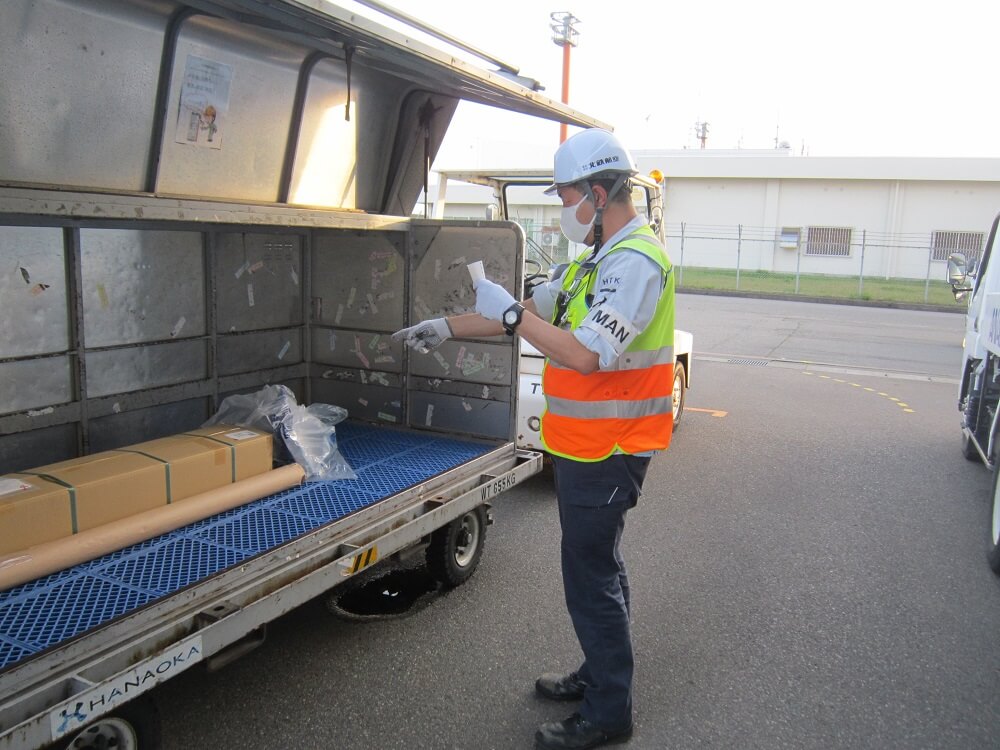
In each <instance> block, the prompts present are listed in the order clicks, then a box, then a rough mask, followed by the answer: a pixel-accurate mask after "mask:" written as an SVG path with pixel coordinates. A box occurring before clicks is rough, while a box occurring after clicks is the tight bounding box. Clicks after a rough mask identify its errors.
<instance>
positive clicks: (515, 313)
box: [500, 302, 524, 336]
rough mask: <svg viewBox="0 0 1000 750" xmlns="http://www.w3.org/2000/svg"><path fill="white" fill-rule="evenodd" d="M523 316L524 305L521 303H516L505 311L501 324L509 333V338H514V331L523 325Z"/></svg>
mask: <svg viewBox="0 0 1000 750" xmlns="http://www.w3.org/2000/svg"><path fill="white" fill-rule="evenodd" d="M523 314H524V305H522V304H521V303H520V302H515V303H514V304H513V305H511V306H510V307H508V308H507V309H506V310H504V311H503V318H502V319H501V321H500V322H501V323H503V329H504V331H506V332H507V335H508V336H513V335H514V331H515V330H516V329H517V327H518V326H519V325H521V316H522V315H523Z"/></svg>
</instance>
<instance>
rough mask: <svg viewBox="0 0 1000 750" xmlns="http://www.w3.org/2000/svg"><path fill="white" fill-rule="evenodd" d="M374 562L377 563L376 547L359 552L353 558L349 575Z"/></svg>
mask: <svg viewBox="0 0 1000 750" xmlns="http://www.w3.org/2000/svg"><path fill="white" fill-rule="evenodd" d="M376 562H378V547H375V546H372V547H369V548H368V549H366V550H365V551H364V552H359V553H358V554H356V555H355V556H354V560H353V562H352V563H351V574H352V575H353V574H354V573H357V572H358V571H359V570H363V569H364V568H367V567H368V566H369V565H373V564H374V563H376Z"/></svg>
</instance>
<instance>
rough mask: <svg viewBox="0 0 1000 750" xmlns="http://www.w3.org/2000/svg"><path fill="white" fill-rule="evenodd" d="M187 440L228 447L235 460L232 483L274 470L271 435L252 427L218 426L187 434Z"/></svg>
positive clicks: (189, 431)
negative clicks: (194, 439) (199, 440)
mask: <svg viewBox="0 0 1000 750" xmlns="http://www.w3.org/2000/svg"><path fill="white" fill-rule="evenodd" d="M184 435H185V436H188V437H194V438H207V439H209V440H211V441H213V442H215V443H217V444H219V445H224V446H227V447H228V448H229V450H230V452H231V455H232V459H233V464H232V466H233V474H232V481H233V482H238V481H240V480H241V479H247V478H249V477H253V476H256V475H257V474H263V473H264V472H265V471H270V470H271V464H272V459H271V434H270V433H269V432H262V431H261V430H255V429H253V428H252V427H239V426H234V425H224V424H217V425H213V426H212V427H202V428H201V429H198V430H188V431H187V432H185V433H184Z"/></svg>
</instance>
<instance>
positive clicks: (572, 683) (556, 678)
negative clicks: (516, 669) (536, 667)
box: [535, 672, 587, 701]
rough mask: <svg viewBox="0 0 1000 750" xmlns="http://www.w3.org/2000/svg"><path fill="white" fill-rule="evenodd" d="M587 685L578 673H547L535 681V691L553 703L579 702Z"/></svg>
mask: <svg viewBox="0 0 1000 750" xmlns="http://www.w3.org/2000/svg"><path fill="white" fill-rule="evenodd" d="M586 688H587V683H586V682H584V681H583V680H581V679H580V675H578V674H577V673H576V672H570V673H569V674H567V675H561V674H552V673H551V672H546V673H545V674H543V675H542V676H541V677H539V678H538V679H537V680H535V690H537V691H538V694H539V695H541V696H542V697H544V698H548V699H549V700H552V701H578V700H580V699H581V698H583V691H584V690H585V689H586Z"/></svg>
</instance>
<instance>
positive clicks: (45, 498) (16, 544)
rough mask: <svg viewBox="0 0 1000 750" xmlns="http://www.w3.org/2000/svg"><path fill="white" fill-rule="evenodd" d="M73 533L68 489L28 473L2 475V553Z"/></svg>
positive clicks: (0, 536) (0, 496)
mask: <svg viewBox="0 0 1000 750" xmlns="http://www.w3.org/2000/svg"><path fill="white" fill-rule="evenodd" d="M72 533H73V511H72V504H71V502H70V495H69V490H68V489H66V488H65V487H63V486H62V485H59V484H55V483H53V482H49V481H48V480H46V479H42V478H41V477H33V476H30V475H28V474H8V475H6V476H2V477H0V555H7V554H10V553H11V552H17V551H18V550H22V549H24V548H25V547H30V546H32V545H35V544H42V543H44V542H51V541H52V540H53V539H61V538H62V537H64V536H69V535H70V534H72Z"/></svg>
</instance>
